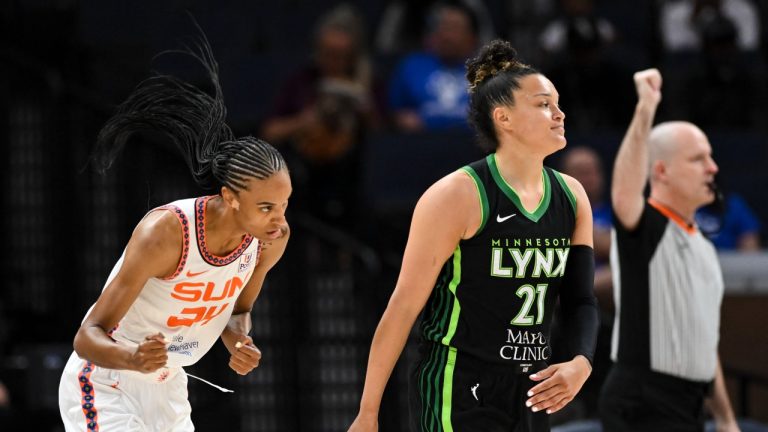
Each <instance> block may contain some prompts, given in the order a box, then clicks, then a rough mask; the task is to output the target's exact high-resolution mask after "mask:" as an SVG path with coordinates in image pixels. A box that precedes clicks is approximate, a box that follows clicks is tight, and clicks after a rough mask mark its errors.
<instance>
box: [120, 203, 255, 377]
mask: <svg viewBox="0 0 768 432" xmlns="http://www.w3.org/2000/svg"><path fill="white" fill-rule="evenodd" d="M211 198H212V197H211V196H208V197H200V198H190V199H184V200H179V201H174V202H172V203H170V204H168V205H165V206H162V207H159V208H157V209H155V210H153V211H171V212H173V214H174V215H176V217H177V218H178V219H179V222H180V223H181V227H182V233H183V240H184V241H183V250H182V254H181V259H180V260H179V264H178V266H177V268H176V271H174V273H173V275H171V276H170V277H167V278H163V279H158V278H151V279H150V280H148V281H147V283H146V284H145V285H144V288H142V290H141V293H140V294H139V296H138V298H137V299H136V301H135V302H134V303H133V305H132V306H131V308H130V309H129V310H128V312H127V313H126V314H125V316H124V317H123V319H122V320H120V322H119V323H118V325H117V327H115V329H114V330H113V331H112V332H111V336H112V338H113V339H115V341H117V342H118V343H124V344H127V345H131V346H136V345H138V344H139V343H141V342H142V341H143V340H144V338H146V337H147V336H149V335H153V334H156V333H158V332H161V333H163V335H165V337H166V338H167V339H169V340H170V341H171V342H170V344H169V345H168V363H167V367H169V368H175V367H181V366H189V365H192V364H194V363H196V362H197V361H198V360H200V358H201V357H203V355H205V353H206V352H208V350H209V349H210V348H211V347H212V346H213V344H214V343H216V340H217V339H218V338H219V336H220V335H221V332H222V330H224V327H225V326H226V324H227V322H228V321H229V318H230V316H231V315H232V311H233V309H234V306H235V302H236V300H237V297H238V296H239V295H240V292H241V291H242V290H243V287H244V286H245V285H246V284H247V283H248V280H249V279H250V277H251V275H252V274H253V269H254V267H255V265H256V263H257V261H258V259H259V252H260V247H259V245H260V242H259V241H258V240H257V239H255V238H254V237H252V236H250V235H246V236H245V237H244V238H243V241H242V242H241V243H240V245H239V246H238V247H236V248H235V250H233V251H232V252H231V253H230V254H229V255H227V256H224V257H220V256H216V255H214V254H213V253H211V252H209V251H208V248H207V246H206V231H205V230H206V221H205V208H206V204H207V202H208V200H210V199H211ZM124 257H125V253H123V256H121V257H120V260H119V261H118V262H117V264H115V267H114V269H112V272H111V274H110V275H109V278H108V279H107V283H106V284H105V287H106V285H108V284H109V283H110V282H111V281H112V279H113V278H114V277H115V276H116V275H117V273H118V271H119V270H120V268H121V266H122V263H123V258H124Z"/></svg>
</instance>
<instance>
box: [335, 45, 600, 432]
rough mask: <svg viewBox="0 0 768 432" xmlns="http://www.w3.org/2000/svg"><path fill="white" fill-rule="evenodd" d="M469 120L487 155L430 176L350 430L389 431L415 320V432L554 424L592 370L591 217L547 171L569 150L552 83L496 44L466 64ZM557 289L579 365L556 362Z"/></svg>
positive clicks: (577, 196)
mask: <svg viewBox="0 0 768 432" xmlns="http://www.w3.org/2000/svg"><path fill="white" fill-rule="evenodd" d="M467 79H468V81H469V91H470V120H471V122H472V123H473V126H474V127H475V129H476V130H477V132H478V135H479V136H480V138H481V144H483V145H484V147H485V148H486V149H487V150H488V151H489V153H490V154H489V156H488V157H487V158H485V159H482V160H479V161H477V162H474V163H472V164H470V165H468V166H466V167H464V168H462V169H460V170H458V171H456V172H454V173H452V174H449V175H448V176H446V177H444V178H443V179H441V180H439V181H438V182H437V183H435V184H434V185H432V187H430V188H429V189H428V190H427V191H426V192H425V193H424V195H423V196H422V197H421V199H420V200H419V202H418V204H417V205H416V209H415V211H414V215H413V220H412V222H411V231H410V235H409V238H408V244H407V246H406V249H405V255H404V258H403V264H402V268H401V271H400V277H399V279H398V282H397V286H396V288H395V291H394V293H393V294H392V297H391V299H390V302H389V305H388V307H387V310H386V311H385V312H384V315H383V317H382V318H381V321H380V323H379V326H378V328H377V330H376V334H375V335H374V338H373V342H372V346H371V352H370V357H369V360H368V371H367V376H366V380H365V389H364V391H363V396H362V400H361V403H360V411H359V413H358V416H357V418H356V419H355V421H354V423H353V424H352V426H351V427H350V429H349V430H350V431H354V432H360V431H375V430H378V415H379V405H380V402H381V396H382V393H383V391H384V387H385V385H386V383H387V380H388V379H389V376H390V374H391V372H392V369H393V367H394V365H395V362H396V361H397V358H398V357H399V355H400V353H401V351H402V349H403V346H404V345H405V342H406V340H407V337H408V334H409V332H410V329H411V327H412V326H413V323H414V321H415V320H416V317H417V315H418V314H419V312H420V311H422V310H423V316H422V325H421V326H422V329H421V330H422V344H421V347H420V358H419V360H418V361H417V363H416V364H415V365H414V366H413V368H412V372H411V376H410V378H411V379H410V386H409V405H410V414H411V430H412V431H425V432H426V431H428V432H436V431H484V432H491V431H505V432H511V431H515V432H517V431H548V430H549V419H548V416H547V414H550V413H553V412H555V411H558V410H560V409H562V408H563V407H564V406H565V405H566V404H568V403H569V402H570V401H571V400H573V398H574V396H575V395H576V394H577V393H578V391H579V390H580V389H581V387H582V385H583V384H584V382H585V381H586V379H587V377H589V375H590V372H591V360H592V355H593V351H594V345H595V340H596V335H597V324H598V321H597V319H598V318H597V309H596V301H595V298H594V295H593V293H592V282H593V274H594V255H593V251H592V214H591V209H590V205H589V202H588V200H587V195H586V193H585V192H584V189H583V188H582V186H581V185H580V184H579V183H578V182H577V181H576V180H574V179H573V178H571V177H568V176H566V175H562V174H560V173H557V172H556V171H554V170H552V169H550V168H547V167H544V165H543V161H544V158H545V157H546V156H547V155H550V154H552V153H554V152H556V151H557V150H560V149H562V148H563V147H564V146H565V143H566V140H565V136H564V119H565V114H563V112H562V111H561V110H560V107H559V106H558V98H559V96H558V93H557V90H556V89H555V87H554V85H553V84H552V83H551V82H550V81H549V80H548V79H547V78H546V77H545V76H543V75H542V74H540V73H539V72H537V71H536V70H535V69H533V68H532V67H530V66H528V65H526V64H523V63H521V62H520V61H519V60H518V59H517V58H516V53H515V50H514V49H513V48H512V46H511V45H510V44H509V43H508V42H504V41H494V42H491V43H490V44H489V45H488V46H486V47H484V48H483V49H482V51H481V52H480V54H479V55H478V57H477V58H475V59H473V60H470V61H469V62H468V63H467ZM558 297H559V300H560V306H561V309H562V314H563V316H562V319H563V327H564V329H565V331H566V332H567V336H568V338H567V340H568V342H569V346H568V347H567V349H568V350H569V351H570V353H571V356H570V357H569V358H571V360H570V361H566V362H564V363H557V364H550V362H549V359H550V357H551V348H550V346H549V342H548V340H549V333H550V332H549V330H550V324H551V322H552V317H553V311H554V307H555V304H556V301H557V299H558Z"/></svg>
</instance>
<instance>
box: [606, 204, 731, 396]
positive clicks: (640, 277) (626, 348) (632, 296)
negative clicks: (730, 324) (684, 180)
mask: <svg viewBox="0 0 768 432" xmlns="http://www.w3.org/2000/svg"><path fill="white" fill-rule="evenodd" d="M614 219H615V217H614ZM611 234H612V242H611V268H612V270H613V286H614V288H613V293H614V302H615V304H616V320H615V323H614V328H613V338H612V343H611V359H612V360H613V361H615V362H617V363H619V364H624V365H631V366H637V367H642V368H645V369H650V370H652V371H655V372H660V373H664V374H668V375H673V376H676V377H679V378H684V379H687V380H691V381H711V380H713V379H714V376H715V369H716V365H717V343H718V338H719V328H720V303H721V300H722V298H723V277H722V273H721V271H720V263H719V262H718V260H717V254H716V252H715V248H714V246H713V245H712V243H711V242H710V241H709V240H707V239H706V238H704V236H703V235H702V234H701V232H700V231H699V230H698V229H697V228H696V227H695V226H689V225H687V224H686V223H685V222H684V221H683V220H682V219H681V218H680V217H679V216H677V215H676V214H675V213H674V212H672V211H671V210H669V209H668V208H666V207H664V206H663V205H662V204H660V203H658V202H655V201H653V200H648V202H647V203H646V205H645V207H644V209H643V214H642V216H641V218H640V222H639V224H638V226H637V227H636V228H635V229H634V230H632V231H627V230H626V229H625V228H624V227H622V226H621V223H620V222H619V221H618V220H616V219H615V220H614V229H613V231H612V233H611Z"/></svg>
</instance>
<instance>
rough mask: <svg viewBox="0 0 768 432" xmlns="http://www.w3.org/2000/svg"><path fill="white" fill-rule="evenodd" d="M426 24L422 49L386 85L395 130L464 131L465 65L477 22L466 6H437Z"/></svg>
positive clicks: (404, 62) (465, 125)
mask: <svg viewBox="0 0 768 432" xmlns="http://www.w3.org/2000/svg"><path fill="white" fill-rule="evenodd" d="M426 25H427V28H428V31H429V34H428V36H427V38H426V40H425V48H426V50H425V51H424V52H422V53H418V54H412V55H409V56H408V57H406V58H405V59H404V60H403V61H402V62H401V63H400V64H399V65H398V67H397V69H396V71H395V73H394V75H393V77H392V79H391V82H390V87H389V102H390V108H391V109H392V110H393V117H394V122H395V126H396V127H397V128H398V129H400V130H402V131H405V132H417V131H423V130H441V129H442V130H444V129H450V128H463V129H466V130H469V125H468V124H467V120H466V118H467V110H468V106H469V105H468V103H469V98H468V93H467V83H466V80H465V79H464V62H465V61H466V59H467V58H469V56H470V55H472V54H473V53H474V52H475V50H476V49H477V42H478V39H477V19H476V18H475V16H474V14H473V13H472V11H471V10H470V9H469V8H467V7H466V6H463V5H461V4H458V3H440V4H438V5H436V6H435V7H434V8H433V9H432V10H431V12H430V13H429V17H428V20H427V23H426Z"/></svg>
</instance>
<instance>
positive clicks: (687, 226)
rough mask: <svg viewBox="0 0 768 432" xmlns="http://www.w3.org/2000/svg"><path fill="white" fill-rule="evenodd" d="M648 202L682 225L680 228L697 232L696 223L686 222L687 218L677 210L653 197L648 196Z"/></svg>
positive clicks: (691, 232)
mask: <svg viewBox="0 0 768 432" xmlns="http://www.w3.org/2000/svg"><path fill="white" fill-rule="evenodd" d="M648 204H650V206H651V207H653V208H655V209H656V210H658V211H659V213H661V214H663V215H664V216H666V217H667V218H668V219H670V220H671V221H672V222H674V223H676V224H677V225H678V226H680V228H682V229H683V230H685V232H687V233H688V234H696V224H693V223H688V222H686V220H685V219H683V218H682V216H680V215H679V214H677V213H675V211H674V210H672V209H671V208H669V207H667V206H665V205H664V204H662V203H660V202H658V201H656V200H655V199H653V198H648Z"/></svg>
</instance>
